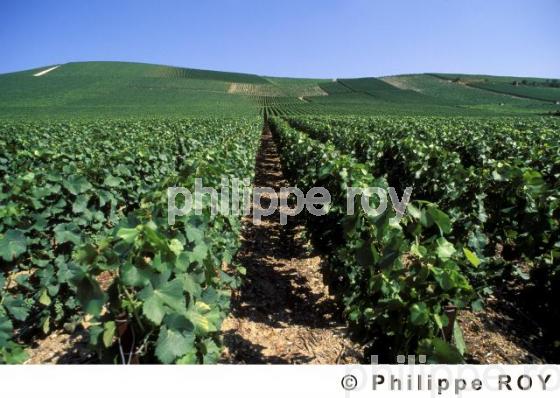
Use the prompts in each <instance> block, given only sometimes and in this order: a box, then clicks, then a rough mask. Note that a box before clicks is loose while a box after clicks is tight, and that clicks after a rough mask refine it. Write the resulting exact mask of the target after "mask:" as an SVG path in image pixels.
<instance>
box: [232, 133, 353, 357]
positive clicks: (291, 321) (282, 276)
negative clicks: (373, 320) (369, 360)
mask: <svg viewBox="0 0 560 398" xmlns="http://www.w3.org/2000/svg"><path fill="white" fill-rule="evenodd" d="M255 186H259V187H272V188H274V189H275V191H276V192H279V189H280V188H281V187H287V186H288V182H287V181H286V179H285V178H284V176H283V174H282V169H281V165H280V158H279V156H278V152H277V149H276V144H275V143H274V140H273V139H272V135H271V133H270V131H269V130H265V131H264V133H263V136H262V142H261V148H260V152H259V154H258V157H257V162H256V176H255ZM266 201H267V198H263V200H262V202H261V203H262V204H261V205H262V206H263V207H266V206H267V204H266V203H265V202H266ZM244 223H245V230H244V233H243V241H242V242H243V243H242V248H241V250H240V252H239V254H238V256H237V261H239V262H240V263H241V264H242V265H243V266H244V267H245V268H246V269H247V275H246V277H245V282H244V284H243V286H242V287H241V289H240V290H239V291H238V292H236V294H235V295H234V297H233V300H232V311H231V314H230V315H229V317H228V318H227V319H226V320H225V322H224V324H223V327H222V332H223V334H224V343H225V346H226V350H225V352H224V355H223V359H222V361H223V362H224V363H246V364H261V363H276V364H278V363H285V364H296V363H314V364H336V363H359V362H361V361H362V358H361V352H362V350H361V348H360V347H359V345H358V344H356V342H354V341H352V339H351V338H350V337H349V334H348V331H347V329H346V326H345V324H344V322H343V321H342V319H341V318H340V314H341V311H340V309H339V308H337V305H336V302H335V300H334V298H333V297H332V296H331V295H330V294H329V290H328V288H327V286H326V285H325V284H324V283H323V277H322V273H321V265H322V263H323V261H322V259H321V257H320V256H319V255H316V254H313V251H312V248H311V247H310V246H309V245H308V244H307V242H306V240H305V239H304V236H305V227H304V226H303V225H302V224H301V223H300V222H299V221H298V220H297V218H296V217H288V224H287V225H280V216H279V212H278V211H276V212H275V213H274V214H273V215H271V216H268V217H266V218H263V220H262V222H261V224H260V225H255V224H254V223H253V222H252V217H250V216H249V217H246V219H245V220H244Z"/></svg>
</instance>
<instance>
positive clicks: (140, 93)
mask: <svg viewBox="0 0 560 398" xmlns="http://www.w3.org/2000/svg"><path fill="white" fill-rule="evenodd" d="M511 81H518V82H519V84H518V85H513V84H512V83H511ZM551 82H552V80H546V79H531V80H526V79H524V78H508V77H483V76H474V75H473V76H471V75H429V74H418V75H400V76H390V77H383V78H373V77H368V78H358V79H333V80H328V79H298V78H284V77H266V76H257V75H254V74H245V73H232V72H218V71H207V70H200V69H189V68H180V67H172V66H164V65H153V64H142V63H131V62H71V63H67V64H62V65H48V66H44V67H41V68H35V69H31V70H26V71H21V72H15V73H7V74H2V75H0V118H4V119H11V118H19V119H21V118H24V119H36V118H40V119H45V118H48V119H56V118H95V117H100V116H103V117H113V118H126V117H143V118H146V117H155V116H160V115H165V116H177V117H180V116H202V115H204V116H237V115H254V114H257V113H259V112H260V113H265V112H266V113H267V114H273V115H274V114H306V113H307V114H316V113H329V114H436V115H475V116H476V115H504V114H506V115H507V114H519V113H523V114H544V113H548V112H553V111H556V110H557V109H558V105H557V104H556V103H555V102H556V100H555V98H557V96H558V93H560V88H556V87H551V86H549V85H548V84H550V83H551ZM522 97H523V98H522ZM558 98H560V96H558Z"/></svg>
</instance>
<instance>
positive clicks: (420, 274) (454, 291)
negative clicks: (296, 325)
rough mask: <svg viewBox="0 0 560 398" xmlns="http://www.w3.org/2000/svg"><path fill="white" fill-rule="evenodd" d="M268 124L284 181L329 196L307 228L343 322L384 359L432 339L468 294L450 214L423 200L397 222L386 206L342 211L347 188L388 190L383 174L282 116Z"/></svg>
mask: <svg viewBox="0 0 560 398" xmlns="http://www.w3.org/2000/svg"><path fill="white" fill-rule="evenodd" d="M271 125H272V128H273V131H274V133H275V136H276V139H277V141H278V143H279V147H280V153H281V158H282V163H283V165H284V170H285V171H286V172H287V174H288V176H289V178H290V180H291V181H292V182H293V183H294V184H295V185H296V186H298V187H299V188H300V189H302V190H304V191H306V190H307V189H309V188H310V187H312V186H323V187H325V188H327V189H329V192H330V193H331V198H332V202H331V206H330V207H329V208H328V211H327V214H326V215H325V216H323V217H320V218H316V217H310V219H309V223H308V228H310V230H311V231H312V234H314V236H315V238H316V239H315V240H316V241H317V243H318V244H319V246H320V247H321V248H322V249H323V250H325V251H326V253H327V255H328V258H329V264H330V272H331V273H332V278H331V279H332V283H333V288H334V289H335V290H336V291H337V292H338V293H339V294H340V295H341V297H342V301H343V303H344V306H345V314H346V316H347V318H348V320H349V322H350V323H351V324H352V325H354V326H355V327H356V328H357V329H358V330H361V331H362V332H363V333H364V334H365V335H366V336H367V338H368V339H369V343H370V344H371V345H372V349H373V350H374V352H375V353H377V354H379V353H383V354H386V355H387V358H388V359H389V360H394V358H395V357H394V356H395V355H397V354H400V353H412V352H419V350H420V348H421V347H422V346H424V345H426V344H428V345H429V342H430V341H434V342H436V341H437V339H438V338H440V337H442V334H443V328H444V327H445V326H447V324H448V322H449V319H448V316H447V315H446V311H445V310H446V309H447V308H448V307H450V306H453V307H458V308H463V307H465V306H466V305H468V304H469V302H470V300H471V299H472V298H473V290H472V287H471V286H470V284H469V282H468V280H467V278H466V277H465V276H464V273H463V268H464V266H468V265H467V264H468V263H467V262H466V261H465V259H464V258H463V257H462V255H461V254H460V253H459V252H458V251H457V250H456V249H455V246H454V245H453V244H452V243H450V242H449V241H448V240H447V239H446V238H445V235H447V234H449V232H451V228H452V224H451V221H450V219H449V217H448V216H447V215H446V214H445V213H444V212H442V211H441V210H439V209H438V208H437V207H436V206H435V205H433V204H431V203H424V202H422V203H417V204H416V206H411V209H412V211H410V215H408V216H407V217H405V218H403V219H402V220H401V221H400V222H399V221H396V220H394V219H393V217H394V216H395V212H394V210H392V209H391V210H388V211H386V212H384V213H383V214H382V215H377V216H372V215H370V214H367V213H366V212H365V211H364V210H363V208H362V207H361V206H356V209H357V211H356V212H355V214H354V215H346V191H345V190H346V187H380V188H387V182H386V181H385V180H384V178H375V177H374V176H372V175H371V174H370V173H368V171H367V170H368V168H367V165H366V164H361V163H358V162H357V161H356V160H355V159H354V158H352V157H351V156H348V155H345V154H342V153H340V152H339V151H338V150H336V149H335V148H334V147H333V146H332V145H331V144H324V143H321V142H319V141H316V140H313V139H311V138H309V137H308V136H306V135H305V134H304V133H301V132H298V131H297V130H294V129H292V128H290V127H289V126H288V125H287V124H286V123H285V122H283V121H280V120H278V119H273V120H272V122H271ZM356 200H359V198H357V199H356ZM448 340H450V339H448ZM449 342H450V341H449ZM438 347H439V345H437V344H435V343H434V345H433V346H432V348H433V349H434V350H436V351H437V350H438ZM390 358H392V359H390Z"/></svg>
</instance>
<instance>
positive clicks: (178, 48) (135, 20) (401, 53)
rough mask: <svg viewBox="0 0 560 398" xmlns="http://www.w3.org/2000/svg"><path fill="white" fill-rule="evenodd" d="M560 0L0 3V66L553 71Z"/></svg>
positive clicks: (290, 72)
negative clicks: (106, 63)
mask: <svg viewBox="0 0 560 398" xmlns="http://www.w3.org/2000/svg"><path fill="white" fill-rule="evenodd" d="M559 20H560V0H469V1H458V0H457V1H454V0H422V1H420V0H409V1H404V0H393V1H385V0H379V1H375V0H340V1H335V0H311V1H305V0H299V1H292V0H287V1H286V0H283V1H278V2H274V3H272V2H265V1H257V0H250V1H234V0H223V1H213V0H206V1H196V2H195V1H179V0H159V1H144V0H121V1H118V0H113V1H106V0H100V1H96V0H88V1H69V0H58V1H50V0H40V1H30V0H17V1H16V0H6V1H2V3H1V4H0V73H4V72H10V71H16V70H22V69H30V68H33V67H38V66H44V65H51V64H59V63H64V62H69V61H87V60H119V61H139V62H150V63H159V64H166V65H176V66H187V67H194V68H203V69H215V70H227V71H239V72H250V73H258V74H264V75H272V76H298V77H325V78H331V77H356V76H383V75H391V74H399V73H416V72H463V73H486V74H497V75H516V76H543V77H560V43H559V38H560V23H559V22H558V21H559Z"/></svg>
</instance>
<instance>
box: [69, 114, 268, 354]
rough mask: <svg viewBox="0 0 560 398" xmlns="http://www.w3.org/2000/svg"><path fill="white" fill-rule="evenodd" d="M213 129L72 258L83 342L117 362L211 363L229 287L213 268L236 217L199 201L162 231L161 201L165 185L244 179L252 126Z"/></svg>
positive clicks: (226, 254)
mask: <svg viewBox="0 0 560 398" xmlns="http://www.w3.org/2000/svg"><path fill="white" fill-rule="evenodd" d="M214 128H215V130H214V132H213V133H212V137H213V139H214V140H215V142H213V145H207V146H205V147H203V148H199V152H198V153H197V154H196V155H195V156H194V157H192V158H191V159H189V160H188V161H185V162H184V163H183V164H181V165H180V166H179V167H178V170H177V174H176V175H174V176H172V177H170V178H168V179H165V180H164V181H162V183H161V185H160V186H159V187H158V188H157V189H155V190H154V191H153V192H152V194H150V195H147V196H146V197H144V198H143V200H142V204H141V206H140V208H139V209H137V210H135V211H132V212H129V213H128V214H127V216H126V218H125V219H123V220H122V221H121V222H120V223H119V225H117V226H116V227H115V228H114V230H113V233H112V234H111V235H109V236H107V237H105V238H103V239H101V240H99V241H98V243H95V244H93V245H92V246H87V245H86V246H84V247H82V248H81V249H80V250H78V251H77V252H76V259H78V262H79V265H78V266H77V267H76V269H74V270H73V272H74V278H73V282H74V283H75V284H76V285H77V286H78V291H79V292H81V294H80V298H81V300H80V301H81V303H82V305H83V306H84V308H85V309H86V310H88V312H89V313H90V314H91V315H93V316H94V318H93V320H92V327H91V330H90V334H91V336H92V338H91V340H92V343H94V344H97V345H98V346H99V347H100V349H101V350H102V351H104V353H105V356H109V357H114V360H115V361H117V362H119V363H129V362H130V361H131V360H134V361H140V362H148V363H150V362H154V361H159V362H162V363H175V362H177V363H209V362H211V363H213V362H216V361H217V359H218V357H219V353H220V339H219V330H220V326H221V322H222V320H223V319H224V317H225V315H226V314H227V312H228V309H229V290H230V289H231V288H232V287H235V286H236V285H237V283H238V281H237V277H236V276H235V277H232V276H231V275H228V274H226V273H225V272H224V271H223V270H222V267H223V265H224V264H227V263H229V262H230V261H231V258H232V256H233V254H234V253H235V252H236V250H237V247H238V239H239V233H240V230H239V228H240V223H239V220H238V216H234V215H229V214H218V215H212V214H211V211H210V206H211V203H210V201H209V200H205V201H204V202H203V203H202V204H200V205H199V210H200V213H201V214H194V213H193V214H189V215H186V216H183V217H181V218H180V219H178V222H176V223H175V225H173V226H170V225H169V224H168V221H167V218H168V217H167V196H166V195H167V192H166V188H167V187H169V186H181V187H186V188H188V189H191V190H192V189H193V188H194V179H195V178H197V177H202V178H203V181H204V184H205V186H214V187H216V186H218V184H219V183H220V178H221V177H222V176H223V175H229V176H231V177H237V178H239V179H242V178H246V177H249V178H251V177H252V175H253V173H254V170H253V165H254V159H255V154H256V148H257V145H258V142H259V141H258V137H259V133H260V131H259V128H258V124H256V123H254V124H253V125H250V126H249V125H239V127H237V126H228V125H224V126H220V125H215V126H214ZM219 129H221V130H219ZM217 159H220V162H216V160H217ZM200 206H201V207H200ZM90 253H93V255H90ZM107 272H108V273H109V274H111V275H113V278H112V281H111V284H110V286H109V287H108V288H107V293H105V292H103V291H102V290H101V289H100V287H99V284H98V283H97V276H98V275H100V274H102V273H107ZM102 309H104V311H102ZM115 325H120V327H117V328H115Z"/></svg>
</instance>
